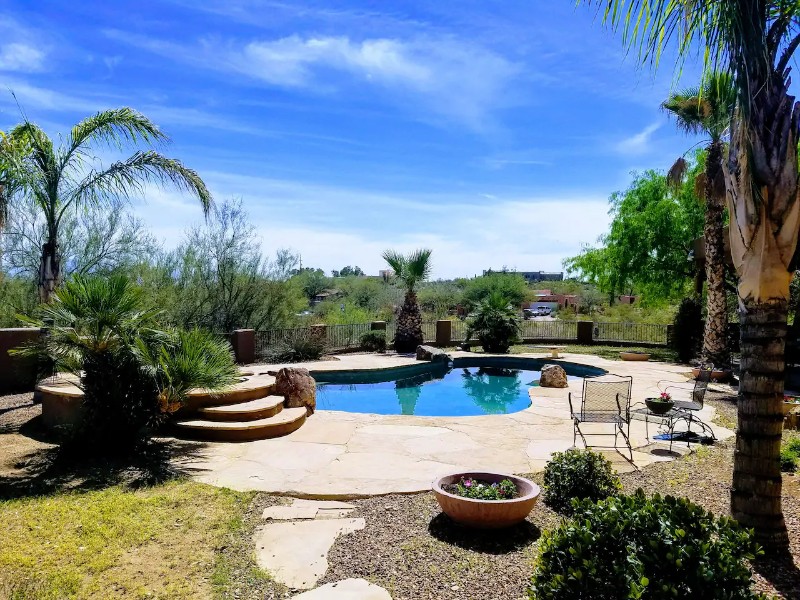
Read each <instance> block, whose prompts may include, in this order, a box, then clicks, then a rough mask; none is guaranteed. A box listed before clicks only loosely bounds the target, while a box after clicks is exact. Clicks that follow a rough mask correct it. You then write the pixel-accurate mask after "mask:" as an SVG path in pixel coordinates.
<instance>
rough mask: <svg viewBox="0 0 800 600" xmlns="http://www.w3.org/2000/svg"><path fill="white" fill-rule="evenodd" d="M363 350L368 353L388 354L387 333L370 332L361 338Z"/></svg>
mask: <svg viewBox="0 0 800 600" xmlns="http://www.w3.org/2000/svg"><path fill="white" fill-rule="evenodd" d="M361 348H362V349H364V350H367V351H368V352H386V332H385V331H368V332H367V333H365V334H364V335H362V336H361Z"/></svg>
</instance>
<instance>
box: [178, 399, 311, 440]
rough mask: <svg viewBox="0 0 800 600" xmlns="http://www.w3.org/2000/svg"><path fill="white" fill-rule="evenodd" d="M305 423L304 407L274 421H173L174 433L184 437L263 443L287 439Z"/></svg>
mask: <svg viewBox="0 0 800 600" xmlns="http://www.w3.org/2000/svg"><path fill="white" fill-rule="evenodd" d="M305 421H306V409H305V408H304V407H302V406H301V407H298V408H285V409H283V410H282V411H281V412H279V413H278V414H277V415H275V416H274V417H269V418H268V419H259V420H257V421H207V420H203V419H194V420H191V421H177V422H176V423H175V427H176V428H177V430H178V433H180V434H184V435H186V436H188V437H193V438H195V439H203V440H214V441H220V442H223V441H224V442H244V441H247V440H265V439H269V438H274V437H280V436H282V435H287V434H289V433H291V432H293V431H295V430H296V429H298V428H299V427H300V426H301V425H302V424H303V423H305Z"/></svg>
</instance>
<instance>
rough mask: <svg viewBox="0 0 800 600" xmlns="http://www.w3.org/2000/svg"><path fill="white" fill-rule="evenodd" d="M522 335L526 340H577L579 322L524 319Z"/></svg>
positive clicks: (521, 327)
mask: <svg viewBox="0 0 800 600" xmlns="http://www.w3.org/2000/svg"><path fill="white" fill-rule="evenodd" d="M520 336H521V337H522V339H524V340H528V339H533V340H559V341H561V340H564V341H569V340H572V341H574V340H577V339H578V323H577V322H575V321H523V322H522V323H521V324H520Z"/></svg>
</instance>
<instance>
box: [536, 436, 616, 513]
mask: <svg viewBox="0 0 800 600" xmlns="http://www.w3.org/2000/svg"><path fill="white" fill-rule="evenodd" d="M621 488H622V484H621V483H620V481H619V477H617V474H616V473H615V472H614V470H613V469H612V468H611V463H610V462H609V461H608V459H607V458H606V457H605V456H603V455H602V454H598V453H597V452H592V451H591V450H577V449H575V448H571V449H569V450H567V451H565V452H556V453H554V454H553V458H552V459H551V460H550V462H548V463H547V466H546V467H545V469H544V493H545V496H544V502H545V504H547V505H548V506H549V507H550V508H552V509H553V510H555V511H557V512H560V513H564V514H570V513H571V512H572V500H573V498H577V499H579V500H584V499H585V500H590V501H592V502H597V501H598V500H603V499H605V498H608V497H609V496H616V495H617V494H618V493H619V490H620V489H621Z"/></svg>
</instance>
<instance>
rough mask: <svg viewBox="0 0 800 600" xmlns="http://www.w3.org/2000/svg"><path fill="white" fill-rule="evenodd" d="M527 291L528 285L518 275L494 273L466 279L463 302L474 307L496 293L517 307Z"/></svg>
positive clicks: (502, 272)
mask: <svg viewBox="0 0 800 600" xmlns="http://www.w3.org/2000/svg"><path fill="white" fill-rule="evenodd" d="M527 291H528V284H527V283H526V282H525V278H524V277H523V276H522V275H520V274H519V273H513V272H504V271H494V272H491V273H488V274H487V275H482V276H480V277H475V278H473V279H468V280H467V281H466V282H465V285H464V301H465V302H466V303H467V304H468V305H469V306H470V307H475V306H477V305H478V304H479V303H480V302H481V301H483V300H485V299H487V298H488V297H489V296H490V295H491V294H492V293H497V294H499V295H501V296H502V297H503V298H505V299H506V301H508V302H509V303H511V304H512V305H513V306H517V307H518V306H519V305H520V304H522V303H523V302H524V301H525V295H526V293H527Z"/></svg>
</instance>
